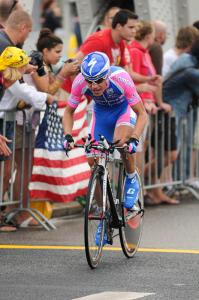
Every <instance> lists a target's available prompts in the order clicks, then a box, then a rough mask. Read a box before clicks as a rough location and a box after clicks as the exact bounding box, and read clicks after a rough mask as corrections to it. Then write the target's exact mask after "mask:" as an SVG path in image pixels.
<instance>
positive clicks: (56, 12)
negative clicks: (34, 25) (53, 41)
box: [41, 0, 62, 32]
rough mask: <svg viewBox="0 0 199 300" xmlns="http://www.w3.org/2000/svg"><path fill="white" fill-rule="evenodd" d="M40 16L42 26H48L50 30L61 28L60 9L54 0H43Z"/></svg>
mask: <svg viewBox="0 0 199 300" xmlns="http://www.w3.org/2000/svg"><path fill="white" fill-rule="evenodd" d="M41 18H42V21H41V22H42V27H44V28H49V29H50V30H51V31H52V32H54V31H55V30H56V29H58V28H62V16H61V9H60V7H59V6H58V4H57V1H56V0H48V1H44V2H43V5H42V14H41Z"/></svg>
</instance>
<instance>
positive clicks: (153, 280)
mask: <svg viewBox="0 0 199 300" xmlns="http://www.w3.org/2000/svg"><path fill="white" fill-rule="evenodd" d="M198 208H199V203H198V201H197V200H194V199H189V200H188V199H186V197H185V199H184V200H183V201H182V203H181V204H180V205H179V206H166V205H165V206H159V207H153V208H147V209H146V214H145V222H144V230H143V236H142V241H141V245H140V250H139V252H138V253H137V254H136V256H135V257H134V258H133V259H130V260H129V259H126V258H125V257H124V255H123V253H122V252H121V250H120V248H119V243H118V242H116V244H115V245H114V246H115V247H114V248H113V250H111V251H107V250H105V251H104V255H103V259H102V261H101V263H100V265H99V267H98V268H97V269H96V270H94V271H92V270H90V268H89V267H88V265H87V263H86V259H85V254H84V250H83V229H82V228H83V226H82V225H83V218H82V217H78V218H73V219H66V220H62V219H59V220H54V221H55V223H56V226H57V229H56V230H52V231H50V232H47V231H45V230H44V229H42V228H37V229H20V230H18V231H17V232H15V233H7V234H6V233H0V300H1V299H2V300H3V299H6V300H11V299H12V300H18V299H20V300H21V299H24V300H26V299H27V300H29V299H30V300H32V299H33V300H35V299H39V300H40V299H41V300H44V299H50V300H51V299H52V300H54V299H55V300H62V299H65V300H72V299H82V300H83V299H84V300H86V299H88V300H94V299H95V300H98V299H100V300H105V299H106V300H109V299H114V300H119V299H120V300H132V299H146V300H151V299H154V300H156V299H157V300H162V299H164V300H167V299H168V300H170V299H181V300H187V299H190V300H198V299H199V267H198V266H199V232H198V231H199V216H198V214H199V209H198ZM109 249H110V248H109ZM89 295H90V296H89Z"/></svg>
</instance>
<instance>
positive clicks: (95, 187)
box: [84, 167, 105, 269]
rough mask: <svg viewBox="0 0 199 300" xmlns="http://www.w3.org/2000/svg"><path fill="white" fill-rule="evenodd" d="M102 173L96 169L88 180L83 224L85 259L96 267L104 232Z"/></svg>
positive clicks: (100, 253) (99, 257) (91, 265)
mask: <svg viewBox="0 0 199 300" xmlns="http://www.w3.org/2000/svg"><path fill="white" fill-rule="evenodd" d="M102 176H103V175H102V172H101V170H100V168H98V167H97V168H96V169H95V170H94V171H93V173H92V175H91V178H90V182H89V187H88V193H87V199H86V207H85V222H84V241H85V251H86V258H87V262H88V264H89V266H90V267H91V268H92V269H94V268H96V267H97V265H98V263H99V261H100V259H101V256H102V249H103V238H104V232H105V218H104V216H103V209H102V207H103V200H102V199H103V195H102ZM100 222H101V233H100V234H99V235H98V239H97V240H96V232H97V229H98V226H99V223H100Z"/></svg>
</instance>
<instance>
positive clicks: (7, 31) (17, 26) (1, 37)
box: [0, 10, 32, 53]
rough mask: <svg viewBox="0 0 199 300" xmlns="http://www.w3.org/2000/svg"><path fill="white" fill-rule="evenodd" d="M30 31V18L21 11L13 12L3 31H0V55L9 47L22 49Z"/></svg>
mask: <svg viewBox="0 0 199 300" xmlns="http://www.w3.org/2000/svg"><path fill="white" fill-rule="evenodd" d="M31 30H32V19H31V16H30V15H29V14H28V13H27V12H25V11H23V10H16V11H14V12H13V13H12V14H11V15H10V16H9V18H8V20H7V22H6V25H5V27H4V30H2V31H0V42H1V43H0V53H1V52H2V51H3V50H4V49H5V48H6V47H8V46H11V45H12V46H16V45H18V46H20V47H22V46H23V44H24V41H25V40H26V39H27V37H28V35H29V33H30V32H31Z"/></svg>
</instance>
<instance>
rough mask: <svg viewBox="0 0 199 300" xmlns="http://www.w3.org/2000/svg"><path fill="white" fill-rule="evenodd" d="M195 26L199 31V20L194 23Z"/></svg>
mask: <svg viewBox="0 0 199 300" xmlns="http://www.w3.org/2000/svg"><path fill="white" fill-rule="evenodd" d="M193 26H194V27H195V28H196V29H198V30H199V20H197V21H195V22H194V23H193Z"/></svg>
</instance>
